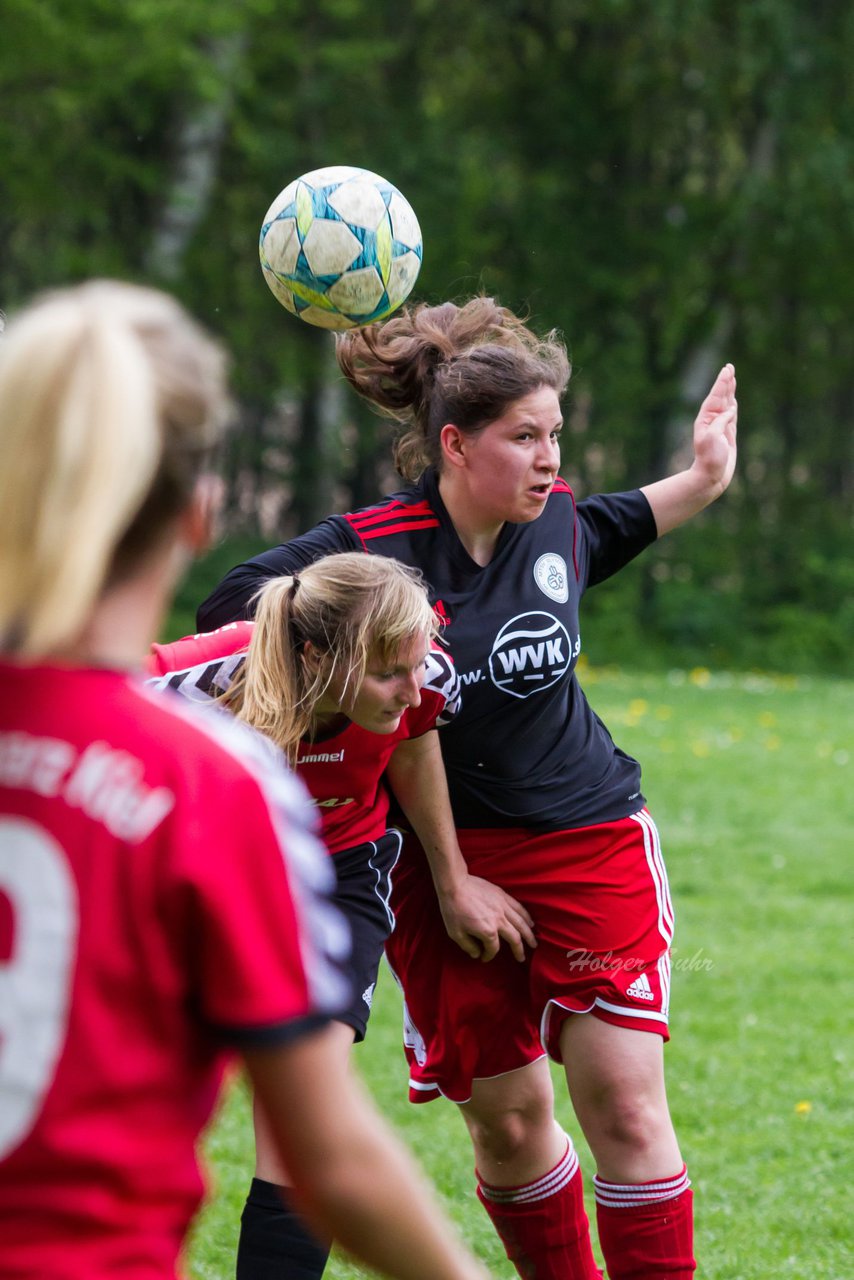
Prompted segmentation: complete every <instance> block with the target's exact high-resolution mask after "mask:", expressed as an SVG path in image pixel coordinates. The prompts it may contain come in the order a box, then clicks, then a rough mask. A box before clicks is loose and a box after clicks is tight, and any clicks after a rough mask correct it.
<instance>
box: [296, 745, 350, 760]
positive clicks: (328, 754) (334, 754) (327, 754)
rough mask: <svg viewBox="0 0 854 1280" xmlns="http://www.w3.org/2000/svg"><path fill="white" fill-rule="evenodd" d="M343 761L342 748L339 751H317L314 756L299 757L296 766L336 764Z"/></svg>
mask: <svg viewBox="0 0 854 1280" xmlns="http://www.w3.org/2000/svg"><path fill="white" fill-rule="evenodd" d="M343 759H344V747H342V748H341V750H340V751H317V752H315V754H314V755H308V756H300V758H299V760H298V761H297V763H298V764H337V763H338V762H339V761H340V760H343Z"/></svg>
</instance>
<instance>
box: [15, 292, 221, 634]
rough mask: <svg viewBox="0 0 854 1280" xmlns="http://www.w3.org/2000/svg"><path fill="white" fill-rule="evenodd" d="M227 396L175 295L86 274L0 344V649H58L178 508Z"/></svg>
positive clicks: (30, 312)
mask: <svg viewBox="0 0 854 1280" xmlns="http://www.w3.org/2000/svg"><path fill="white" fill-rule="evenodd" d="M225 403H226V393H225V376H224V361H223V357H222V354H221V352H220V350H219V348H218V347H217V346H216V345H215V344H214V342H213V341H212V340H211V339H210V338H209V337H208V336H207V335H206V334H205V333H204V332H203V331H202V330H201V329H200V328H199V327H198V326H197V325H196V324H195V322H194V321H193V320H192V319H191V318H190V317H189V316H188V315H187V313H186V312H185V311H184V310H183V308H182V307H181V306H180V305H179V304H178V303H177V302H175V301H174V300H173V299H172V298H169V297H167V296H166V295H165V294H162V293H159V292H157V291H155V290H153V289H147V288H142V287H139V286H134V285H129V284H120V283H118V282H115V281H107V280H103V281H92V282H90V283H88V284H83V285H78V286H76V287H73V288H69V289H63V290H59V291H57V292H54V293H50V294H46V295H44V296H43V297H41V298H39V299H37V300H36V301H35V302H33V303H32V304H31V305H30V306H29V307H28V308H27V309H26V310H24V311H22V312H21V314H20V315H19V316H18V317H17V318H16V319H14V320H13V321H12V322H11V324H10V325H9V327H8V329H7V331H6V333H5V335H4V336H3V338H2V339H0V448H2V451H3V459H4V463H3V467H2V468H0V648H3V649H5V650H6V651H7V652H13V653H16V654H20V655H21V656H24V657H27V658H33V657H39V656H43V655H45V654H49V653H51V652H52V651H56V650H58V649H61V648H62V647H63V646H64V645H65V644H67V643H69V642H70V641H72V640H73V639H74V638H75V637H76V636H77V635H78V634H79V632H80V630H81V629H82V627H83V626H84V624H85V622H86V619H87V617H88V616H89V613H90V611H91V609H92V607H93V605H94V604H95V602H96V601H97V599H98V597H99V596H100V594H101V593H102V591H103V590H104V588H105V586H107V585H108V584H110V583H112V582H115V581H120V580H121V579H122V578H123V577H124V576H125V575H126V574H127V573H128V572H129V571H130V570H131V569H133V568H135V567H136V565H137V563H138V562H139V561H140V560H141V559H142V558H143V557H144V556H145V555H146V554H147V553H148V552H150V550H151V549H152V547H154V546H155V545H156V544H157V542H158V540H160V539H162V537H163V536H164V532H165V530H166V527H167V526H168V524H169V523H170V522H171V521H172V520H173V519H174V518H175V517H176V516H177V515H178V514H179V513H180V511H181V510H183V509H184V507H185V506H186V504H187V502H188V501H189V498H190V495H191V493H192V489H193V485H194V484H195V481H196V479H197V477H198V473H199V471H200V469H201V465H202V462H203V461H204V458H205V456H206V454H207V453H208V451H209V449H210V447H211V445H212V444H213V443H214V442H215V440H216V437H217V435H218V427H219V424H220V421H221V419H222V417H223V411H224V406H225Z"/></svg>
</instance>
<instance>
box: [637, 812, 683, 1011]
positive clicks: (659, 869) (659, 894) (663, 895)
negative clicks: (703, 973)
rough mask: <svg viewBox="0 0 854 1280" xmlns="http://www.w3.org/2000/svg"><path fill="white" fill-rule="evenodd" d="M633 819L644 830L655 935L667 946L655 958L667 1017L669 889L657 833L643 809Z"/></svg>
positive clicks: (671, 920) (671, 922) (671, 918)
mask: <svg viewBox="0 0 854 1280" xmlns="http://www.w3.org/2000/svg"><path fill="white" fill-rule="evenodd" d="M631 816H632V819H633V821H634V822H637V824H638V825H639V826H640V827H641V829H642V831H643V847H644V852H645V854H646V864H647V866H648V867H649V873H650V875H651V877H652V881H653V884H654V885H655V899H656V902H657V904H658V932H659V933H660V934H661V937H662V939H663V940H664V942H665V943H666V950H665V951H664V953H663V954H662V955H661V956H659V959H658V979H659V982H660V983H661V1011H662V1013H663V1015H664V1017H665V1019H666V1018H667V1016H668V1014H669V1012H670V946H671V943H672V942H673V926H674V922H675V921H674V914H673V902H672V900H671V898H670V886H669V884H668V883H667V871H666V869H665V866H664V858H663V857H662V853H661V842H660V840H659V838H658V830H657V828H656V825H655V823H654V822H653V820H652V817H651V816H650V814H649V813H648V812H647V810H646V809H641V810H639V812H638V813H633V814H632V815H631Z"/></svg>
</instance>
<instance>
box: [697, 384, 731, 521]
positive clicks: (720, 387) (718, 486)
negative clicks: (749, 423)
mask: <svg viewBox="0 0 854 1280" xmlns="http://www.w3.org/2000/svg"><path fill="white" fill-rule="evenodd" d="M737 422H738V402H737V401H736V398H735V369H734V368H733V366H732V365H731V364H725V365H724V367H723V368H722V369H721V371H720V373H719V374H718V376H717V378H716V379H715V382H714V385H713V386H712V389H711V391H710V392H709V394H708V395H707V396H706V398H705V400H704V401H703V403H702V404H701V406H700V412H699V413H698V414H697V417H696V419H695V421H694V466H693V468H692V469H693V470H694V471H695V472H699V473H700V474H701V475H702V477H703V480H704V482H705V484H706V485H708V487H709V489H710V490H714V491H716V493H715V496H718V495H720V494H721V493H723V491H724V490H725V489H726V488H727V487H728V485H729V482H730V480H732V477H733V472H734V471H735V459H736V424H737Z"/></svg>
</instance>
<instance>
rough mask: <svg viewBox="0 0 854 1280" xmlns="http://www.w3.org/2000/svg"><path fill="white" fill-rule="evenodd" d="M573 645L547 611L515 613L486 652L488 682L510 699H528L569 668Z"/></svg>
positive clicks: (548, 686)
mask: <svg viewBox="0 0 854 1280" xmlns="http://www.w3.org/2000/svg"><path fill="white" fill-rule="evenodd" d="M580 648H581V638H580V637H579V638H578V640H577V641H576V643H575V645H573V643H572V641H571V640H570V638H569V632H568V631H567V629H566V627H565V626H564V625H563V623H562V622H560V621H559V619H558V618H556V617H555V616H554V614H551V613H519V614H517V615H516V617H515V618H511V619H510V621H509V622H505V624H504V626H503V627H502V628H501V630H500V631H499V633H498V635H497V636H496V637H495V643H494V644H493V646H492V653H491V654H490V655H489V674H490V676H491V677H492V683H493V684H494V685H496V686H497V687H498V688H499V689H502V690H503V691H504V692H505V693H509V694H510V695H511V697H514V698H530V696H531V694H532V693H542V692H543V690H544V689H550V688H551V687H552V685H553V684H557V682H558V680H560V678H561V676H562V675H564V674H565V673H566V671H567V670H568V669H569V665H570V662H571V661H572V658H573V655H574V654H577V653H578V651H579V650H580Z"/></svg>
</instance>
